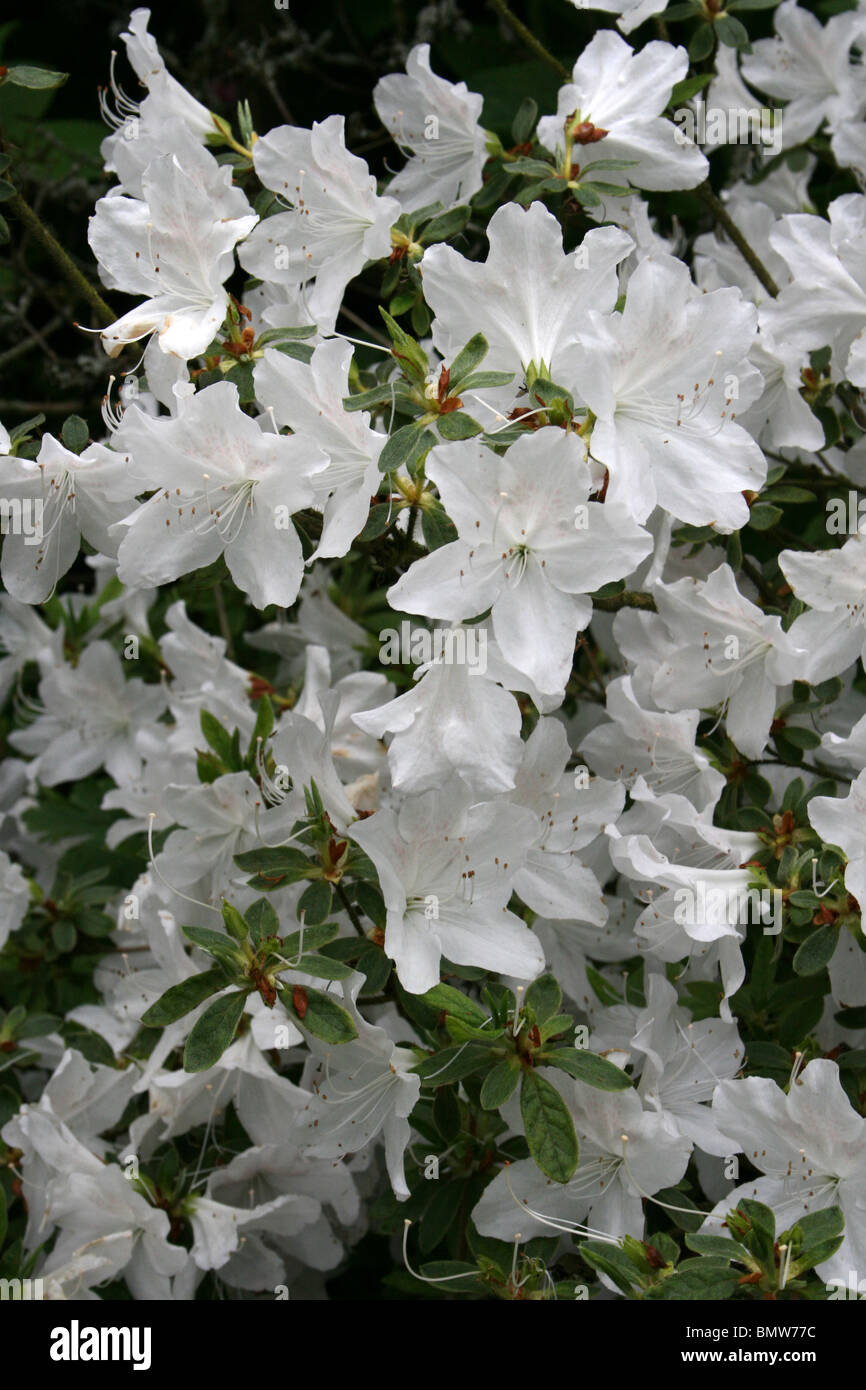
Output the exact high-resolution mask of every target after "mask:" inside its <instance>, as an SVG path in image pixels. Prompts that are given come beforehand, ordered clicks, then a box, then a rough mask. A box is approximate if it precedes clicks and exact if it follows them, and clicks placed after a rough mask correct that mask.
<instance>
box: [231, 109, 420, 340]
mask: <svg viewBox="0 0 866 1390" xmlns="http://www.w3.org/2000/svg"><path fill="white" fill-rule="evenodd" d="M253 161H254V163H255V166H256V173H257V174H258V176H259V178H260V179H261V181H262V183H263V184H264V185H265V187H266V188H270V189H271V190H272V191H273V192H274V193H276V194H277V196H278V197H279V198H280V199H282V200H283V202H284V203H286V204H287V205H289V210H288V211H287V212H278V213H276V214H275V215H274V216H273V217H268V218H266V219H265V221H264V222H262V223H261V225H260V226H259V227H258V228H257V229H256V231H255V232H254V233H253V235H252V236H251V237H249V239H248V240H247V241H246V243H245V244H244V246H243V248H242V250H241V252H240V258H241V264H242V265H243V266H244V268H245V269H246V270H248V271H249V272H250V274H251V275H257V276H258V277H259V278H260V279H262V280H266V281H273V282H275V283H277V284H283V285H290V286H292V285H293V286H305V285H308V282H309V281H311V280H313V279H315V285H314V286H312V288H310V289H309V291H308V295H307V304H308V307H309V312H310V314H311V316H312V318H313V319H314V321H315V322H316V323H318V325H319V327H320V328H321V329H322V330H323V331H330V330H331V329H333V327H334V323H335V321H336V318H337V312H338V310H339V307H340V301H341V300H342V298H343V291H344V290H345V288H346V286H347V284H348V283H349V281H350V280H352V279H354V277H355V276H356V275H357V274H358V272H359V271H360V270H363V268H364V265H365V263H366V262H367V261H371V260H380V259H381V258H383V257H385V256H388V255H390V253H391V226H392V224H393V223H394V222H396V220H397V218H398V217H399V216H400V204H399V203H398V202H397V200H396V199H395V198H387V197H386V198H380V197H379V196H378V194H377V193H376V180H375V179H374V178H373V175H372V174H371V173H370V172H369V170H368V168H367V165H366V163H365V162H364V160H363V159H359V158H358V156H357V155H354V154H351V153H350V152H349V150H347V149H346V142H345V132H344V117H343V116H329V117H328V118H327V120H324V121H314V122H313V128H312V130H300V129H297V128H296V127H294V126H287V125H283V126H278V127H277V128H276V129H275V130H272V131H270V132H269V133H268V134H267V135H263V136H262V138H261V139H260V140H257V141H256V143H255V146H254V147H253Z"/></svg>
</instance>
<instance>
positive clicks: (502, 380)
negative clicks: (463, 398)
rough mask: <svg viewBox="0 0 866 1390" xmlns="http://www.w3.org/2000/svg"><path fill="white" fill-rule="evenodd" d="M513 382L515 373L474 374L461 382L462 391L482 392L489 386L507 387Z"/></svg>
mask: <svg viewBox="0 0 866 1390" xmlns="http://www.w3.org/2000/svg"><path fill="white" fill-rule="evenodd" d="M513 380H514V373H513V372H472V373H471V374H470V375H469V376H467V377H465V378H464V380H463V381H461V383H460V390H461V391H469V390H473V391H480V390H481V389H482V388H483V387H487V386H507V385H508V383H509V382H510V381H513Z"/></svg>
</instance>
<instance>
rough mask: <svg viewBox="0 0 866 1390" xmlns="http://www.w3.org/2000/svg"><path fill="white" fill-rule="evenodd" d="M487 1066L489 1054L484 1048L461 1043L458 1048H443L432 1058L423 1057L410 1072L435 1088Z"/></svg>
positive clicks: (488, 1064)
mask: <svg viewBox="0 0 866 1390" xmlns="http://www.w3.org/2000/svg"><path fill="white" fill-rule="evenodd" d="M489 1066H490V1052H489V1050H488V1049H487V1048H486V1047H481V1046H479V1045H478V1044H477V1043H463V1044H462V1046H460V1047H443V1048H442V1049H441V1051H439V1052H435V1053H434V1054H433V1056H432V1057H425V1058H424V1059H423V1060H422V1061H420V1062H417V1063H416V1064H415V1066H414V1067H412V1069H411V1070H412V1071H414V1072H416V1073H417V1075H418V1076H420V1077H421V1080H422V1081H425V1082H428V1083H430V1084H432V1085H435V1086H446V1085H448V1084H450V1082H452V1081H460V1080H462V1079H463V1077H464V1076H471V1075H472V1073H473V1072H476V1071H481V1070H482V1069H486V1068H487V1067H489Z"/></svg>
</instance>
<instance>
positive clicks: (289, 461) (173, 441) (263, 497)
mask: <svg viewBox="0 0 866 1390" xmlns="http://www.w3.org/2000/svg"><path fill="white" fill-rule="evenodd" d="M122 437H123V442H124V445H125V446H126V447H127V448H130V449H131V450H132V451H133V453H134V459H135V462H134V471H135V473H136V476H137V477H138V479H139V486H140V487H141V489H142V490H144V488H145V487H148V488H156V489H158V490H157V491H156V492H155V493H154V495H153V496H152V497H151V498H149V500H148V501H146V502H143V503H141V505H140V506H139V507H138V508H137V509H136V510H135V511H134V512H132V513H130V515H128V516H127V517H125V518H124V520H123V523H122V525H123V527H124V528H125V535H123V539H122V540H120V546H119V550H118V574H119V575H120V578H121V579H122V580H123V582H124V583H125V584H132V585H134V586H135V585H139V586H140V585H141V584H166V583H169V582H170V581H171V580H172V579H177V578H178V577H179V576H180V575H182V574H188V573H190V571H192V570H195V569H199V568H200V567H201V566H203V565H208V564H211V563H212V561H214V560H216V559H217V558H218V557H219V556H220V555H222V554H225V558H226V564H227V565H228V568H229V571H230V572H231V575H232V578H233V579H234V581H235V583H236V584H237V585H238V588H240V589H243V591H244V592H245V593H247V594H249V596H250V599H251V600H252V602H253V603H254V604H255V605H256V607H257V608H265V607H267V605H268V604H269V603H279V604H281V605H283V606H284V607H288V605H289V604H290V603H292V602H294V599H295V598H296V596H297V593H298V589H299V588H300V584H301V577H302V575H303V570H304V561H303V554H302V551H301V542H300V540H299V539H298V534H297V532H296V530H295V528H294V526H293V525H292V521H291V517H292V515H293V514H294V513H295V512H298V511H300V510H301V509H302V508H303V507H305V506H307V505H308V504H309V503H310V502H312V500H313V495H314V494H313V484H312V481H311V479H312V475H313V474H314V473H316V472H321V470H322V469H324V468H326V467H327V463H328V459H327V456H326V455H325V454H323V453H322V452H321V450H320V449H317V448H316V447H315V445H314V444H312V443H311V442H310V441H308V440H303V439H300V438H297V437H291V438H285V437H284V436H283V435H278V434H272V433H268V432H267V431H265V430H263V429H262V428H261V427H260V426H259V425H258V424H257V423H256V421H255V420H251V419H250V417H249V416H248V415H245V414H244V412H243V411H242V410H241V408H240V406H239V405H238V392H237V387H236V386H234V385H233V384H232V383H231V382H228V381H221V382H217V383H216V384H215V385H213V386H208V387H206V388H205V389H204V390H203V391H200V392H198V393H197V394H196V395H195V396H193V397H191V399H190V400H189V401H188V402H187V403H186V405H185V407H184V409H183V411H182V412H181V413H180V414H179V415H178V416H177V417H176V418H175V419H173V420H170V419H167V418H166V417H164V416H163V417H161V418H160V419H158V420H152V419H151V418H150V417H149V416H147V415H144V414H143V413H142V412H140V411H138V412H136V414H135V416H134V417H132V418H130V417H127V419H126V420H125V421H124V426H123V432H122Z"/></svg>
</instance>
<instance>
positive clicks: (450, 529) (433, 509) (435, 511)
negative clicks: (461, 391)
mask: <svg viewBox="0 0 866 1390" xmlns="http://www.w3.org/2000/svg"><path fill="white" fill-rule="evenodd" d="M453 418H454V417H453V415H446V416H445V419H446V420H452V419H453ZM421 532H422V534H423V536H424V544H425V545H426V546H427V549H428V550H438V549H439V548H440V546H443V545H450V543H451V542H452V541H456V540H457V527H456V526H455V525H454V522H453V521H452V520H451V518H450V516H449V515H448V513H447V512H446V510H445V508H444V507H443V506H442V503H441V502H435V501H434V502H432V503H428V504H427V505H426V506H424V507H423V508H422V510H421Z"/></svg>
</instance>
